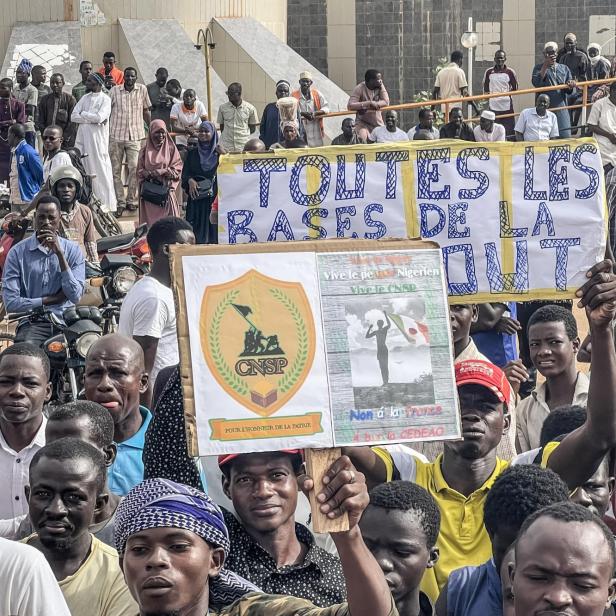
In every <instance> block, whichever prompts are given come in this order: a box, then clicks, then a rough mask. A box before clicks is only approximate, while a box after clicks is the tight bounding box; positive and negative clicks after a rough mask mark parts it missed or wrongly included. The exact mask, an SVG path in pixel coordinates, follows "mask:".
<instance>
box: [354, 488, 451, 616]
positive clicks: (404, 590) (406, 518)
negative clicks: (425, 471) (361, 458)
mask: <svg viewBox="0 0 616 616" xmlns="http://www.w3.org/2000/svg"><path fill="white" fill-rule="evenodd" d="M440 524H441V512H440V511H439V508H438V505H437V504H436V501H435V500H434V499H433V498H432V496H430V494H429V493H428V492H427V491H426V490H424V489H423V488H421V487H419V486H418V485H417V484H414V483H411V482H410V481H391V482H389V483H384V484H382V485H380V486H377V487H376V488H375V489H374V490H372V492H370V504H369V505H368V507H367V508H366V511H364V514H363V515H362V517H361V520H360V523H359V528H360V530H361V534H362V537H363V539H364V543H365V544H366V546H367V547H368V549H369V550H370V552H371V553H372V556H374V558H375V560H376V562H377V563H378V564H379V566H380V567H381V571H383V575H384V576H385V580H386V581H387V584H388V585H389V588H390V590H391V594H392V596H393V598H394V601H395V602H396V609H397V610H398V613H399V614H403V615H404V616H432V615H433V614H434V611H433V607H432V603H431V601H430V599H429V597H428V596H427V595H426V594H425V593H424V592H422V591H421V590H420V584H421V579H422V577H423V575H424V573H425V572H426V569H430V568H432V567H433V566H434V564H435V563H436V561H437V560H438V549H437V548H436V547H435V545H436V539H437V537H438V533H439V529H440ZM384 529H387V532H384Z"/></svg>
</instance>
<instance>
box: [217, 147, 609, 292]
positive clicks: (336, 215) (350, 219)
mask: <svg viewBox="0 0 616 616" xmlns="http://www.w3.org/2000/svg"><path fill="white" fill-rule="evenodd" d="M218 183H219V221H220V223H219V224H220V227H219V241H220V242H221V243H230V244H235V243H245V242H271V241H284V240H308V239H324V238H343V237H350V238H362V239H379V238H382V237H407V236H408V237H418V236H421V237H422V238H424V239H430V240H433V241H435V242H436V243H437V244H438V245H439V246H440V247H441V249H442V253H443V259H444V262H445V270H446V274H447V280H448V288H447V291H448V294H449V296H450V298H456V297H457V298H464V299H465V300H466V301H502V300H517V301H528V300H531V299H566V298H571V297H573V293H574V291H575V290H576V289H577V288H578V287H579V286H580V284H581V283H582V282H583V280H584V277H585V273H586V271H587V270H588V269H589V268H590V267H591V266H592V265H594V264H595V263H596V262H598V261H599V260H600V259H601V258H603V255H604V251H605V238H606V233H607V223H606V208H605V189H604V184H603V175H602V165H601V158H600V155H599V152H598V149H597V145H596V142H595V141H594V140H593V139H588V138H584V139H570V140H559V141H550V142H533V143H471V142H465V141H449V140H448V141H444V140H439V141H431V142H426V141H421V142H402V143H394V144H374V145H367V146H366V145H364V146H361V145H360V146H350V147H323V148H311V149H309V150H305V149H303V150H302V149H298V150H276V151H275V152H268V153H264V154H253V155H232V156H225V157H222V159H221V163H220V166H219V169H218Z"/></svg>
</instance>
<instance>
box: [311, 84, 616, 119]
mask: <svg viewBox="0 0 616 616" xmlns="http://www.w3.org/2000/svg"><path fill="white" fill-rule="evenodd" d="M614 81H616V77H610V78H609V79H597V80H595V81H578V82H576V87H577V88H580V89H581V90H582V102H581V103H579V104H577V105H567V106H564V107H553V108H551V109H550V111H561V110H563V109H581V110H582V118H581V119H582V125H585V124H586V111H587V109H588V107H590V106H591V105H592V102H591V101H590V100H589V97H588V90H589V88H591V87H594V86H601V85H604V84H608V83H612V82H614ZM555 90H569V86H568V85H566V84H562V85H556V86H544V87H541V88H525V89H523V90H512V91H511V92H494V93H492V94H475V95H473V96H463V97H460V98H446V99H440V98H439V99H432V100H427V101H419V102H413V103H399V104H397V105H387V106H386V107H381V111H387V110H389V109H393V110H395V111H400V110H405V109H421V108H423V107H436V106H437V105H441V106H444V108H445V109H444V116H445V122H449V113H450V110H451V107H452V106H453V105H454V104H456V103H464V102H466V103H470V102H471V101H472V102H475V101H485V100H489V99H491V98H504V97H506V96H511V97H516V96H521V95H524V94H533V95H537V94H541V93H543V92H554V91H555ZM354 113H355V112H354V111H351V110H348V109H347V110H346V111H332V112H330V113H327V114H325V115H323V116H322V117H324V118H333V117H336V116H348V115H354ZM518 115H520V112H519V111H518V112H514V113H509V114H506V115H500V114H499V116H498V117H499V119H500V118H512V117H516V116H518ZM466 121H469V120H466Z"/></svg>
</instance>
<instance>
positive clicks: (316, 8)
mask: <svg viewBox="0 0 616 616" xmlns="http://www.w3.org/2000/svg"><path fill="white" fill-rule="evenodd" d="M330 4H333V3H332V2H327V0H288V2H287V42H288V44H289V45H290V46H291V47H293V48H294V49H295V48H297V47H300V48H301V49H302V50H303V53H302V56H303V57H304V58H306V60H308V62H309V63H310V64H312V65H313V66H316V67H317V68H318V69H319V70H320V71H321V72H322V73H326V74H327V60H328V53H327V43H328V41H327V18H328V15H327V7H328V5H330Z"/></svg>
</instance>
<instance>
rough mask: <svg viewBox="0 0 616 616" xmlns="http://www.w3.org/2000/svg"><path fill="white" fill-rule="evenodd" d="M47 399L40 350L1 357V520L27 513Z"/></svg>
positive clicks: (20, 348)
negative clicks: (30, 471)
mask: <svg viewBox="0 0 616 616" xmlns="http://www.w3.org/2000/svg"><path fill="white" fill-rule="evenodd" d="M50 398H51V384H50V383H49V360H48V359H47V355H46V354H45V352H44V351H43V350H42V349H39V348H38V347H35V346H33V345H31V344H26V343H18V344H14V345H13V346H11V347H9V348H8V349H6V350H5V351H4V352H3V353H2V355H0V478H1V479H0V483H1V485H2V491H1V492H0V519H14V518H17V517H18V516H20V515H22V514H24V513H27V511H28V503H27V502H26V494H25V491H24V487H25V486H26V485H27V484H28V467H29V466H30V461H31V460H32V458H33V457H34V454H35V453H36V452H37V451H38V450H39V449H41V447H43V446H44V445H45V424H46V419H45V417H44V416H43V406H44V405H45V403H46V402H48V401H49V399H50ZM0 595H2V593H1V592H0Z"/></svg>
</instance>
